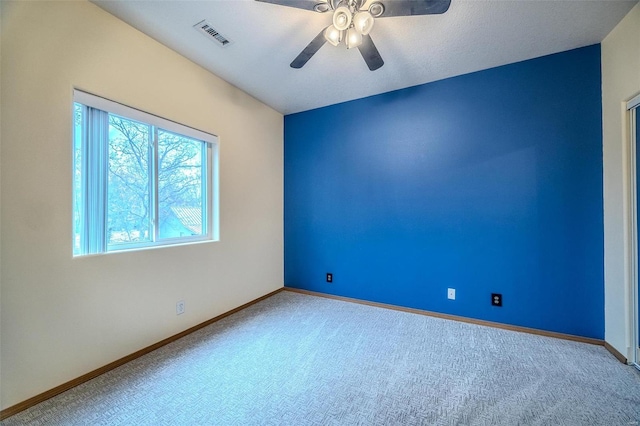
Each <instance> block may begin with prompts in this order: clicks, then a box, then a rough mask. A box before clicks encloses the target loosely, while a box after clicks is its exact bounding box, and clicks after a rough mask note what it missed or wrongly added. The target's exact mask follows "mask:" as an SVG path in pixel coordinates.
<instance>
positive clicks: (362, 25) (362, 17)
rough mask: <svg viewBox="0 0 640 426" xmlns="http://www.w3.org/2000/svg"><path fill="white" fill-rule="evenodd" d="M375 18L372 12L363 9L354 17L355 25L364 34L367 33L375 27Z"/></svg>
mask: <svg viewBox="0 0 640 426" xmlns="http://www.w3.org/2000/svg"><path fill="white" fill-rule="evenodd" d="M373 23H374V19H373V16H372V15H371V13H369V12H367V11H366V10H365V11H361V12H358V13H356V15H355V16H354V17H353V27H354V28H355V29H356V30H357V31H358V32H359V33H360V34H362V35H367V34H369V33H370V32H371V29H372V28H373Z"/></svg>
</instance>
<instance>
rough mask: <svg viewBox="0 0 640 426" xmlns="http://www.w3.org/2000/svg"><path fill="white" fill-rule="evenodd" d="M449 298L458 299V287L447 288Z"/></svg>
mask: <svg viewBox="0 0 640 426" xmlns="http://www.w3.org/2000/svg"><path fill="white" fill-rule="evenodd" d="M447 299H451V300H456V289H455V288H448V289H447Z"/></svg>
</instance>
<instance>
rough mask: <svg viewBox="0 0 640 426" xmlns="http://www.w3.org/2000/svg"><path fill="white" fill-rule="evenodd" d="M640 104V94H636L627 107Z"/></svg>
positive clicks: (631, 107) (630, 107)
mask: <svg viewBox="0 0 640 426" xmlns="http://www.w3.org/2000/svg"><path fill="white" fill-rule="evenodd" d="M638 105H640V94H638V95H636V96H634V97H633V98H632V99H631V100H630V101H629V102H627V109H628V110H629V109H633V108H635V107H637V106H638Z"/></svg>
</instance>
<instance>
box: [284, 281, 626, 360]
mask: <svg viewBox="0 0 640 426" xmlns="http://www.w3.org/2000/svg"><path fill="white" fill-rule="evenodd" d="M284 290H286V291H291V292H294V293H301V294H308V295H311V296H318V297H325V298H327V299H334V300H341V301H343V302H351V303H359V304H361V305H368V306H375V307H377V308H385V309H393V310H395V311H401V312H409V313H412V314H418V315H426V316H430V317H435V318H442V319H448V320H452V321H459V322H466V323H469V324H476V325H482V326H485V327H493V328H501V329H503V330H511V331H519V332H521V333H529V334H536V335H539V336H546V337H554V338H556V339H564V340H572V341H574V342H582V343H588V344H590V345H599V346H602V345H606V343H605V342H604V341H603V340H600V339H593V338H590V337H582V336H575V335H573V334H564V333H556V332H554V331H545V330H538V329H536V328H528V327H521V326H517V325H509V324H503V323H499V322H493V321H484V320H478V319H473V318H467V317H461V316H457V315H449V314H441V313H439V312H433V311H425V310H422V309H414V308H405V307H403V306H397V305H389V304H386V303H379V302H369V301H368V300H362V299H353V298H350V297H343V296H334V295H332V294H326V293H319V292H315V291H309V290H302V289H299V288H293V287H285V288H284ZM612 349H613V348H612ZM614 350H615V349H614ZM614 355H615V354H614ZM616 358H617V357H616ZM618 359H620V358H618Z"/></svg>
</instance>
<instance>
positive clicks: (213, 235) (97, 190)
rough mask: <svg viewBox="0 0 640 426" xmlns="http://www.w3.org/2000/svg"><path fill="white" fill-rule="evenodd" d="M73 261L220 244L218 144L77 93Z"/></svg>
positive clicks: (211, 138)
mask: <svg viewBox="0 0 640 426" xmlns="http://www.w3.org/2000/svg"><path fill="white" fill-rule="evenodd" d="M73 129H74V135H73V176H74V178H73V254H74V256H81V255H87V254H97V253H106V252H112V251H119V250H130V249H140V248H147V247H156V246H164V245H173V244H184V243H190V242H199V241H211V240H216V239H217V206H216V203H215V202H214V201H215V199H216V195H217V188H216V179H215V177H216V174H217V172H216V171H217V148H218V140H217V137H216V136H214V135H211V134H208V133H204V132H201V131H199V130H195V129H192V128H190V127H187V126H183V125H181V124H177V123H174V122H172V121H169V120H165V119H163V118H159V117H157V116H154V115H151V114H147V113H144V112H142V111H139V110H136V109H133V108H129V107H126V106H124V105H121V104H118V103H115V102H112V101H109V100H106V99H104V98H99V97H97V96H93V95H89V94H87V93H84V92H80V91H77V90H76V91H74V127H73Z"/></svg>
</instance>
